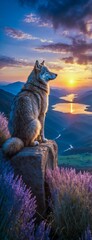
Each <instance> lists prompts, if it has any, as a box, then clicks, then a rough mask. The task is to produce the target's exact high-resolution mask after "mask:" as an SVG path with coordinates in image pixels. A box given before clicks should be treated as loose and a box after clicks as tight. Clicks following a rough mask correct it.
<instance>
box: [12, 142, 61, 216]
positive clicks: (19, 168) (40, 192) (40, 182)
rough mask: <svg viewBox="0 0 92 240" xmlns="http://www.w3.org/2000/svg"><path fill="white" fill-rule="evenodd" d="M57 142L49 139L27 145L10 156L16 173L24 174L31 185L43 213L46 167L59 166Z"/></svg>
mask: <svg viewBox="0 0 92 240" xmlns="http://www.w3.org/2000/svg"><path fill="white" fill-rule="evenodd" d="M57 151H58V149H57V144H56V142H54V141H51V140H49V141H47V142H46V143H42V144H40V145H38V146H35V147H25V148H23V149H22V150H21V151H20V152H19V153H17V154H16V155H15V156H13V157H12V158H10V159H9V160H10V162H11V165H12V166H13V168H14V172H15V175H19V176H22V178H23V181H24V182H25V184H26V185H27V186H28V187H31V189H32V192H33V194H34V195H35V196H36V198H37V205H38V212H39V214H41V215H43V213H44V212H45V210H46V185H45V173H46V169H47V168H49V169H54V168H55V167H56V166H57Z"/></svg>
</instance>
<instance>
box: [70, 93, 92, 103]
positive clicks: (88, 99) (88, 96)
mask: <svg viewBox="0 0 92 240" xmlns="http://www.w3.org/2000/svg"><path fill="white" fill-rule="evenodd" d="M74 102H77V103H84V104H89V105H92V90H89V91H86V92H84V93H80V94H79V95H77V97H76V98H75V100H74Z"/></svg>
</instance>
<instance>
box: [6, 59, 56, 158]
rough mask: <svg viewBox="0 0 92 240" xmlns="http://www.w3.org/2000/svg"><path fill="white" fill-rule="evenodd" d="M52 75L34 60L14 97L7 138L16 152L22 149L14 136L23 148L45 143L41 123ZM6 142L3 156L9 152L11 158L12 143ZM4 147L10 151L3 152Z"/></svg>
mask: <svg viewBox="0 0 92 240" xmlns="http://www.w3.org/2000/svg"><path fill="white" fill-rule="evenodd" d="M56 76H57V74H55V73H52V72H50V71H49V70H48V69H47V67H46V66H44V61H43V62H42V63H41V64H39V62H38V61H36V63H35V66H34V69H33V71H32V72H31V74H30V75H29V77H28V79H27V82H26V84H25V85H24V87H23V89H22V90H21V92H20V93H19V94H18V95H17V96H16V97H15V98H14V101H13V104H12V108H11V113H10V120H9V130H10V133H11V137H13V143H14V139H15V145H16V147H15V148H16V152H18V151H19V150H20V149H21V148H22V147H23V146H22V145H21V144H20V149H19V144H18V141H16V137H17V138H19V139H21V140H22V141H23V145H24V146H32V145H37V144H39V141H40V142H45V141H46V138H45V136H44V121H45V114H46V112H47V109H48V95H49V86H48V81H50V80H53V79H55V78H56ZM7 141H8V142H7ZM7 141H6V142H5V143H4V146H3V150H4V153H5V154H7V152H9V151H10V152H11V153H10V155H12V153H13V146H14V144H12V145H13V146H11V142H12V139H11V141H10V142H9V140H7ZM9 144H10V145H9ZM17 146H18V147H17ZM7 148H8V149H10V150H7ZM14 153H15V151H14Z"/></svg>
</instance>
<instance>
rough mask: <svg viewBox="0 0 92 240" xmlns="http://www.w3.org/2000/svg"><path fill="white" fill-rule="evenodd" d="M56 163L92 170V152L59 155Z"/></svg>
mask: <svg viewBox="0 0 92 240" xmlns="http://www.w3.org/2000/svg"><path fill="white" fill-rule="evenodd" d="M58 163H59V165H60V166H64V167H73V168H76V169H78V170H86V171H87V170H89V171H91V172H92V153H85V154H77V155H69V156H59V158H58Z"/></svg>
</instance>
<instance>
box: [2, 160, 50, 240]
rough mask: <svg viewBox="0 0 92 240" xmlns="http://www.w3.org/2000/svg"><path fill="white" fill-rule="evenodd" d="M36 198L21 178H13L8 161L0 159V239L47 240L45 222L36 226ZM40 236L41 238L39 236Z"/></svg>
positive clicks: (47, 231)
mask: <svg viewBox="0 0 92 240" xmlns="http://www.w3.org/2000/svg"><path fill="white" fill-rule="evenodd" d="M35 213H36V198H35V197H33V195H32V192H31V190H30V189H27V188H26V185H25V184H24V183H23V181H22V178H18V177H16V178H14V172H13V169H12V168H11V166H10V165H9V163H8V162H5V161H4V160H0V239H2V240H12V239H13V240H25V239H26V240H41V239H42V240H49V232H50V230H49V228H48V227H46V226H45V225H46V224H45V222H42V223H41V224H40V225H39V226H36V221H35V220H36V219H35ZM40 237H41V238H40Z"/></svg>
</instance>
